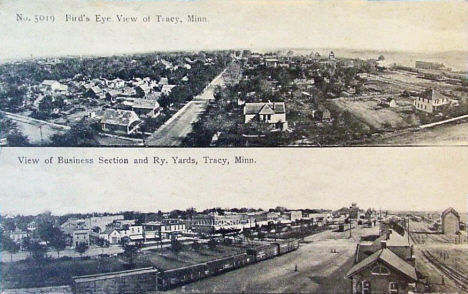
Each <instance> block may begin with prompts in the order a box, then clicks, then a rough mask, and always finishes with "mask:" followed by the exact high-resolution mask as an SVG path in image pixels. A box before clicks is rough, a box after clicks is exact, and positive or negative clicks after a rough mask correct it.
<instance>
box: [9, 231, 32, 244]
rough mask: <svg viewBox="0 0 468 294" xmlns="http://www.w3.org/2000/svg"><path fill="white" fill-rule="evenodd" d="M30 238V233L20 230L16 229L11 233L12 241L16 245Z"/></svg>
mask: <svg viewBox="0 0 468 294" xmlns="http://www.w3.org/2000/svg"><path fill="white" fill-rule="evenodd" d="M27 237H28V232H25V231H22V230H19V229H18V228H16V230H15V231H13V232H11V233H10V239H11V240H13V241H14V242H15V243H18V244H19V243H21V242H22V241H23V239H25V238H27Z"/></svg>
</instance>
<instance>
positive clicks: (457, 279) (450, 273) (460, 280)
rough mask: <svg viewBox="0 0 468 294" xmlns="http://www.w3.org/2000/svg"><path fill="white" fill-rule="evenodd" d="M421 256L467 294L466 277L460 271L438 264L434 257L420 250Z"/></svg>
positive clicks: (467, 278)
mask: <svg viewBox="0 0 468 294" xmlns="http://www.w3.org/2000/svg"><path fill="white" fill-rule="evenodd" d="M421 252H422V254H423V256H424V257H425V258H426V259H427V260H428V261H429V262H430V263H431V264H432V265H434V266H435V267H436V268H438V269H439V270H440V271H441V272H442V273H443V274H444V275H446V276H447V277H448V278H449V279H450V280H452V281H453V282H454V283H455V284H456V285H457V286H459V287H460V288H461V290H463V291H464V292H466V293H468V277H467V276H466V274H463V273H461V272H460V271H458V270H456V269H454V268H452V267H450V266H447V265H445V264H444V263H442V262H440V261H439V260H438V259H437V258H436V257H434V255H432V254H431V253H430V252H429V251H428V250H421Z"/></svg>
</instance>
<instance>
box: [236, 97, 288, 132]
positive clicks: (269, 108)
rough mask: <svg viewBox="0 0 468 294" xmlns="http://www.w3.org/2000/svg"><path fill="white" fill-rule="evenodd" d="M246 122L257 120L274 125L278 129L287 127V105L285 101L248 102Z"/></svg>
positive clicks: (245, 111)
mask: <svg viewBox="0 0 468 294" xmlns="http://www.w3.org/2000/svg"><path fill="white" fill-rule="evenodd" d="M244 117H245V121H244V122H245V123H248V122H250V121H251V120H257V121H261V122H265V123H268V124H272V125H274V126H275V127H276V128H278V129H282V130H284V129H286V128H287V121H286V106H285V104H284V102H267V103H265V102H261V103H246V104H245V106H244Z"/></svg>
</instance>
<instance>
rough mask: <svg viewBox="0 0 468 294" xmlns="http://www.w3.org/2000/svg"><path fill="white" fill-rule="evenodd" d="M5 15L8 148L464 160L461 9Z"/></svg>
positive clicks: (62, 5)
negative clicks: (335, 152)
mask: <svg viewBox="0 0 468 294" xmlns="http://www.w3.org/2000/svg"><path fill="white" fill-rule="evenodd" d="M0 4H1V6H2V13H1V17H0V43H1V45H0V146H1V147H186V148H187V147H311V148H317V147H319V148H320V147H359V146H376V147H377V146H455V145H465V146H466V145H468V49H467V46H468V32H467V28H468V25H467V23H468V9H467V7H468V3H467V2H466V1H450V2H449V1H178V2H172V1H155V2H153V1H149V2H143V1H104V2H101V1H77V0H74V1H56V0H53V1H51V0H45V1H24V0H19V1H13V0H6V1H4V0H1V1H0Z"/></svg>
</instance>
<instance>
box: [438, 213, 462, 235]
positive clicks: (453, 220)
mask: <svg viewBox="0 0 468 294" xmlns="http://www.w3.org/2000/svg"><path fill="white" fill-rule="evenodd" d="M441 223H442V233H443V234H455V233H457V232H459V231H460V215H459V214H458V212H457V211H456V210H455V209H453V208H452V207H449V208H447V209H446V210H444V211H443V212H442V214H441Z"/></svg>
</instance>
